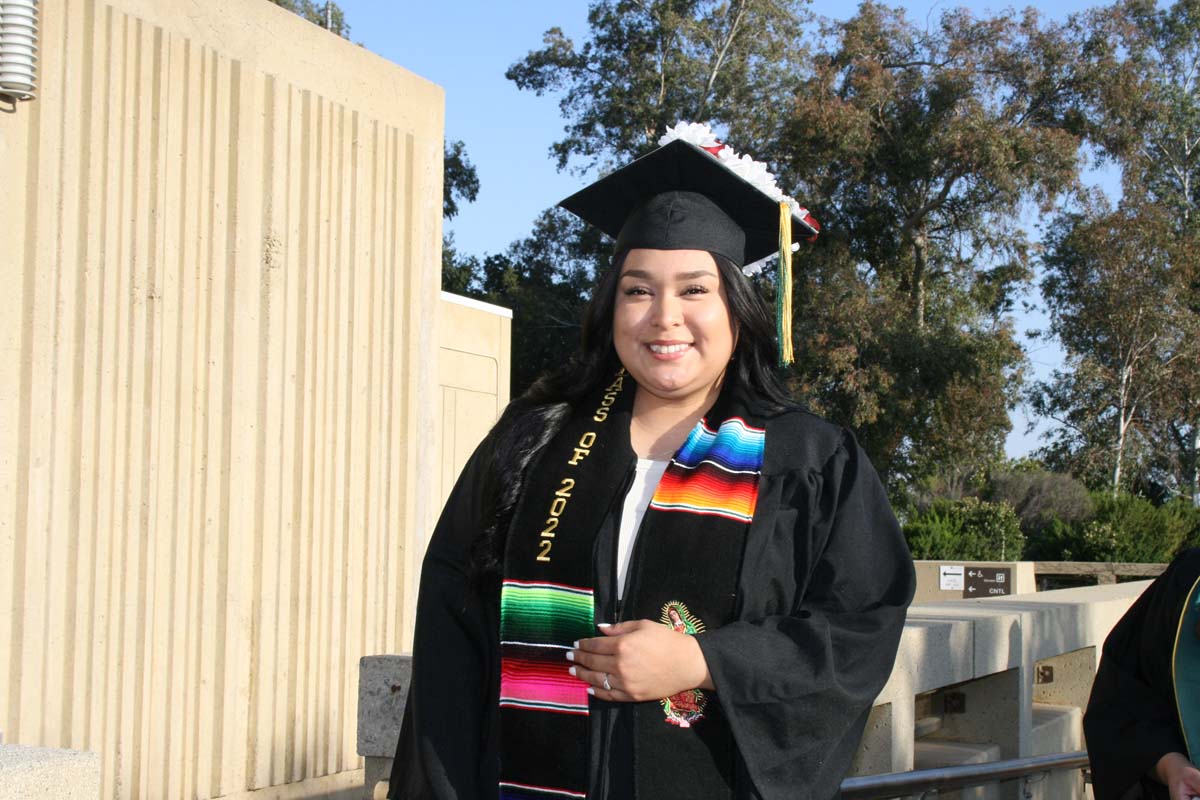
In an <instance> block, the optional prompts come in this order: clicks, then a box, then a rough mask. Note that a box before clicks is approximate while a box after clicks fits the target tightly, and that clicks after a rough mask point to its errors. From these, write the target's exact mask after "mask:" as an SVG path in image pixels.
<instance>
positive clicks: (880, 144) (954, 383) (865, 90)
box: [773, 3, 1079, 484]
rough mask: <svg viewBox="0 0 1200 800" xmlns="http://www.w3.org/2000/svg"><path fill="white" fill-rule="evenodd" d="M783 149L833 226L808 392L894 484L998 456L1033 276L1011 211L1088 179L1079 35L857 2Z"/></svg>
mask: <svg viewBox="0 0 1200 800" xmlns="http://www.w3.org/2000/svg"><path fill="white" fill-rule="evenodd" d="M828 34H829V35H828V37H827V38H826V39H825V41H824V42H823V43H822V44H821V46H820V47H819V48H817V50H816V53H815V56H814V59H813V64H814V68H813V70H812V72H811V74H810V75H809V76H808V77H807V78H806V79H805V81H804V82H803V84H802V85H801V86H800V88H799V89H798V91H797V92H796V94H795V96H794V97H793V99H792V101H791V103H790V109H789V115H788V117H787V118H786V120H785V125H784V127H783V129H782V131H781V134H780V136H779V138H778V140H777V142H776V146H775V149H774V152H773V160H774V161H775V163H776V164H777V165H778V167H779V169H780V171H781V172H782V173H783V174H785V175H788V176H790V177H789V180H788V183H789V185H793V186H796V187H798V195H799V196H801V197H803V198H805V199H806V200H807V201H808V202H809V203H810V205H811V207H813V208H814V209H815V211H816V215H817V218H818V219H820V220H822V222H823V223H824V226H825V227H824V232H823V235H822V237H821V238H820V239H818V241H817V243H816V246H815V247H814V249H813V251H812V253H811V255H810V257H808V258H807V259H806V264H805V268H804V270H803V271H801V273H800V276H799V279H798V284H797V297H798V298H799V302H798V304H797V305H798V312H797V314H796V338H797V341H798V342H799V343H800V344H799V345H798V348H797V350H798V354H799V355H798V368H797V370H796V373H795V375H796V378H795V385H796V387H797V389H798V391H799V393H800V394H801V395H802V396H804V397H806V398H807V399H808V400H809V402H810V403H811V404H812V405H813V406H815V407H816V408H817V409H819V410H820V411H822V412H824V413H826V414H828V415H829V416H832V417H834V418H837V419H839V420H842V421H845V422H848V423H850V424H851V425H853V426H855V428H856V429H857V430H858V431H859V433H860V436H861V438H862V441H863V442H864V445H865V446H866V447H867V449H868V451H869V452H870V453H871V455H872V458H873V459H875V460H876V463H877V464H878V466H879V467H880V468H881V470H882V471H884V472H885V473H886V474H889V475H890V476H891V477H892V479H893V482H899V481H902V480H908V481H912V480H915V479H920V478H923V477H925V476H929V475H936V474H938V473H943V479H944V480H946V481H948V482H950V483H955V482H957V483H959V484H962V483H963V482H965V481H967V480H969V478H970V476H971V475H973V474H977V473H979V472H980V471H981V470H983V469H985V468H986V467H987V466H988V465H989V464H990V463H992V462H994V461H995V460H996V459H998V458H999V456H1000V453H1001V451H1002V447H1003V438H1004V436H1005V434H1006V433H1007V431H1008V428H1009V423H1008V414H1007V410H1008V407H1009V406H1010V405H1011V404H1012V403H1013V402H1014V400H1015V399H1016V397H1017V393H1018V387H1019V382H1020V379H1021V368H1022V366H1023V353H1022V351H1021V348H1020V346H1019V345H1018V344H1017V342H1016V341H1015V339H1014V336H1013V331H1012V326H1011V322H1010V320H1009V319H1008V314H1009V312H1011V310H1012V306H1013V302H1014V296H1015V293H1016V291H1017V290H1018V289H1019V288H1020V287H1021V286H1023V285H1024V284H1025V282H1026V281H1027V280H1028V279H1029V274H1030V256H1029V243H1028V242H1027V241H1026V239H1025V237H1024V235H1023V234H1022V233H1021V231H1020V228H1019V227H1018V226H1017V225H1016V224H1015V223H1014V220H1015V217H1016V216H1017V215H1018V213H1019V209H1020V208H1021V207H1022V204H1023V203H1025V202H1026V201H1029V200H1033V201H1036V202H1037V203H1038V204H1039V205H1040V206H1042V207H1046V206H1047V205H1048V204H1049V203H1051V202H1052V201H1053V199H1054V198H1056V197H1057V196H1059V195H1060V194H1061V193H1062V192H1063V191H1065V190H1067V189H1069V188H1071V187H1072V186H1073V185H1074V182H1075V179H1076V170H1077V159H1078V142H1079V140H1078V137H1077V135H1076V134H1077V128H1078V123H1077V121H1076V120H1074V118H1072V117H1071V116H1070V115H1069V113H1068V112H1069V103H1068V99H1069V98H1070V97H1071V95H1072V91H1073V89H1072V80H1073V78H1072V74H1071V69H1070V66H1071V41H1070V37H1069V36H1068V35H1067V33H1066V32H1065V31H1063V30H1061V29H1058V28H1055V27H1053V26H1048V25H1045V24H1044V23H1042V22H1041V21H1040V20H1039V19H1038V17H1037V15H1036V14H1035V13H1034V12H1032V11H1029V12H1026V13H1025V14H1024V15H1023V16H1019V17H1018V16H1013V15H1011V14H1004V15H1000V16H997V17H993V18H987V19H976V18H974V17H972V16H970V15H969V14H968V13H967V12H965V11H952V12H948V13H946V14H944V15H943V16H942V17H941V19H940V22H939V23H938V24H936V25H935V26H933V27H932V28H927V27H926V26H925V25H918V24H915V23H914V22H912V21H910V20H908V19H907V18H906V17H905V16H904V14H903V12H902V11H899V10H895V9H889V8H886V7H884V6H882V5H879V4H875V3H864V4H862V5H861V6H860V7H859V11H858V13H857V14H856V15H855V16H854V17H853V18H851V19H850V20H848V21H846V22H844V23H839V24H836V25H833V26H831V27H830V28H829V29H828Z"/></svg>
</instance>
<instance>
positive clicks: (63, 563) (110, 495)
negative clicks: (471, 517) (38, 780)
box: [0, 0, 511, 800]
mask: <svg viewBox="0 0 1200 800" xmlns="http://www.w3.org/2000/svg"><path fill="white" fill-rule="evenodd" d="M40 17H41V19H40V28H39V30H40V35H41V43H40V62H39V69H40V83H39V91H38V95H37V99H35V100H31V101H28V102H23V103H20V104H17V105H16V106H15V107H14V108H12V109H8V108H6V109H5V110H6V111H8V112H10V113H3V114H0V186H3V187H4V191H3V192H0V219H2V220H4V224H5V230H6V233H7V235H6V238H5V240H4V245H3V257H0V279H2V282H3V285H4V287H5V290H4V292H0V385H2V386H4V387H5V391H3V392H0V730H3V731H4V740H5V742H7V743H14V744H19V745H26V746H37V747H44V748H72V749H76V750H87V751H91V752H93V753H95V754H97V755H96V757H98V759H99V764H100V776H101V788H100V791H99V792H96V793H93V796H96V795H100V796H103V797H105V798H151V799H152V800H160V798H162V799H166V800H170V799H172V798H214V797H223V798H238V800H253V798H258V797H270V798H279V799H282V798H293V797H306V796H324V795H327V794H331V793H337V792H344V791H347V790H348V789H350V788H351V787H358V786H361V784H362V780H363V762H362V759H361V758H360V757H359V756H358V754H357V752H356V749H355V745H356V734H357V729H356V722H357V713H356V712H357V700H358V663H359V658H360V657H361V656H363V655H368V654H373V653H381V652H382V653H386V652H402V651H403V650H405V649H406V648H407V647H408V642H409V641H410V638H411V630H412V624H413V605H414V598H415V591H416V585H417V575H418V571H419V566H420V561H421V557H422V555H423V553H424V550H425V543H426V540H427V537H428V534H429V531H430V530H431V528H432V525H433V522H434V520H435V519H436V516H437V513H438V510H439V509H440V507H441V501H442V499H443V497H444V491H445V483H446V480H447V475H452V474H453V473H454V472H456V471H457V468H458V466H461V460H460V459H461V458H462V457H463V456H462V454H463V453H465V452H470V449H471V448H472V447H473V446H474V443H475V441H477V439H478V437H479V436H480V435H481V431H482V430H485V429H486V427H487V426H488V425H490V423H491V420H492V419H494V418H495V415H496V413H497V412H498V410H499V409H500V408H502V407H503V405H504V404H505V403H506V402H507V399H508V383H507V381H508V374H509V356H508V349H509V345H508V337H509V330H510V325H511V320H510V319H509V316H510V315H509V316H506V314H505V313H501V312H499V311H497V310H496V309H488V308H482V309H481V308H480V307H478V306H472V305H471V304H469V303H467V304H464V303H463V302H461V301H459V300H456V299H454V298H447V297H443V296H442V295H441V294H440V274H441V270H440V266H441V259H440V246H441V224H442V153H443V108H444V97H443V92H442V90H441V88H440V87H438V86H436V85H434V84H432V83H430V82H429V81H426V80H424V79H422V78H420V77H419V76H416V75H413V74H412V73H410V72H408V71H406V70H404V69H402V68H401V67H398V66H396V65H395V64H391V63H389V62H387V61H385V60H383V59H381V58H379V57H377V56H375V55H373V54H372V53H370V52H369V51H367V50H365V49H364V48H362V47H359V46H357V45H354V44H353V43H351V42H348V41H345V40H342V39H339V38H338V37H336V36H333V35H332V34H330V33H328V32H327V31H324V30H322V29H321V28H319V27H318V26H316V25H312V24H310V23H309V22H307V21H305V20H304V19H302V18H300V17H299V16H297V15H295V14H293V13H290V12H288V11H286V10H284V9H282V8H279V7H277V6H275V5H274V4H272V3H270V2H267V0H54V1H53V2H43V3H40ZM443 312H444V318H443ZM58 796H65V795H62V794H59V795H58Z"/></svg>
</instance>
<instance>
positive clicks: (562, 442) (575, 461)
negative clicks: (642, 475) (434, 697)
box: [500, 373, 765, 800]
mask: <svg viewBox="0 0 1200 800" xmlns="http://www.w3.org/2000/svg"><path fill="white" fill-rule="evenodd" d="M634 389H635V385H634V383H633V381H632V380H631V379H630V378H629V377H628V376H625V375H624V374H623V373H622V374H619V375H618V376H617V377H616V378H615V379H614V380H613V382H612V383H611V384H609V385H608V386H607V387H606V388H605V389H604V390H603V391H602V392H601V394H600V396H599V397H597V398H594V399H593V400H589V401H587V402H584V403H581V404H580V405H579V407H578V408H577V409H575V411H574V412H573V413H572V415H571V417H570V418H569V419H568V421H567V422H566V423H565V424H564V426H563V429H562V430H560V431H559V433H558V434H557V435H556V436H555V438H554V439H553V440H552V441H551V442H550V444H548V445H547V446H546V448H545V450H544V451H543V453H542V454H541V456H540V457H539V459H538V462H537V464H536V465H535V466H534V468H533V469H532V470H531V471H530V474H529V476H528V477H527V478H526V489H525V491H524V493H523V496H522V499H521V501H520V505H519V506H518V508H517V510H516V513H515V514H514V517H513V524H512V527H511V529H510V532H509V537H508V546H507V549H506V551H505V562H504V581H503V584H502V587H501V612H500V617H501V621H500V639H501V644H500V647H501V679H500V724H501V746H500V759H501V762H500V798H501V800H532V799H533V798H555V797H576V798H583V797H586V795H587V790H588V781H589V776H588V753H589V747H588V728H589V722H588V706H589V702H588V701H589V696H588V694H587V685H586V684H585V683H584V682H583V681H580V680H578V679H576V678H573V677H571V676H570V675H569V674H568V673H567V668H568V667H569V666H570V662H568V661H567V660H566V658H565V653H566V650H568V649H569V648H570V647H571V646H572V643H573V642H575V641H577V640H579V639H582V638H588V637H591V636H596V635H598V631H597V630H596V627H595V618H594V609H593V597H592V587H593V586H594V585H595V575H594V573H593V566H592V549H593V544H594V540H595V536H596V532H597V530H598V528H599V526H600V523H601V521H602V520H603V518H604V516H605V515H606V514H607V513H608V510H609V509H610V508H611V507H612V505H613V502H614V500H615V499H616V494H617V492H619V491H620V490H621V489H622V487H623V486H624V485H625V482H626V479H627V478H628V475H629V472H630V471H631V469H632V466H633V459H634V455H633V452H632V450H631V449H630V447H629V436H628V430H629V419H630V413H631V409H632V405H633V395H634ZM764 443H765V436H764V432H763V428H762V425H761V421H760V420H756V419H753V418H751V417H750V415H749V412H748V410H747V409H746V407H745V405H744V404H743V403H741V402H739V401H738V399H737V393H736V392H735V391H733V390H730V389H728V388H727V389H726V390H725V391H723V392H722V394H721V397H720V398H719V399H718V401H717V403H716V404H715V405H714V406H713V408H712V409H711V410H710V411H709V413H708V414H707V415H706V416H705V418H704V419H703V420H702V421H701V422H700V423H698V424H697V425H696V427H695V428H694V429H693V430H692V432H691V434H690V435H689V436H688V439H687V441H686V442H685V443H684V445H683V447H681V448H680V450H679V452H678V453H676V454H675V457H674V458H673V459H672V461H671V463H670V464H669V465H668V467H667V470H666V473H665V474H664V475H663V478H662V480H661V481H660V482H659V485H658V488H657V490H656V491H655V494H654V499H653V500H652V501H651V504H650V508H649V509H648V510H647V512H646V516H645V518H644V519H643V521H642V526H641V529H640V531H639V534H638V540H637V542H636V544H635V549H634V556H633V562H632V565H631V570H630V573H629V579H628V581H629V582H628V589H627V591H626V592H625V604H624V605H625V612H624V614H623V616H624V618H626V619H641V618H645V619H654V620H658V621H660V622H662V623H663V624H665V625H670V626H672V627H674V628H675V629H676V630H679V631H681V632H684V633H690V634H695V633H700V632H702V631H704V630H705V629H706V628H715V627H719V626H721V625H723V624H725V623H727V622H729V621H731V620H732V619H733V618H734V615H735V612H736V608H735V601H736V587H737V578H738V573H739V568H740V564H741V557H742V551H743V549H744V545H745V537H746V531H747V530H748V528H749V524H750V521H751V519H752V518H753V515H754V508H755V504H756V501H757V493H758V478H759V473H760V471H761V467H762V454H763V447H764ZM634 713H635V715H636V723H635V753H636V761H637V763H636V765H635V773H636V776H637V777H636V780H637V787H638V794H639V796H641V797H645V798H671V797H680V798H683V797H696V796H704V797H719V796H722V795H724V796H728V795H730V794H731V787H732V781H733V764H734V760H735V754H736V749H735V747H734V744H733V739H732V734H731V732H730V729H729V725H728V723H727V722H726V720H725V719H724V718H723V716H722V714H721V711H720V707H719V704H718V703H717V702H716V700H715V698H710V697H709V696H708V693H707V692H704V691H701V690H699V689H692V690H688V691H685V692H680V693H679V694H677V695H675V696H673V697H670V698H664V699H662V700H658V701H652V702H646V703H638V704H637V705H636V707H635V710H634Z"/></svg>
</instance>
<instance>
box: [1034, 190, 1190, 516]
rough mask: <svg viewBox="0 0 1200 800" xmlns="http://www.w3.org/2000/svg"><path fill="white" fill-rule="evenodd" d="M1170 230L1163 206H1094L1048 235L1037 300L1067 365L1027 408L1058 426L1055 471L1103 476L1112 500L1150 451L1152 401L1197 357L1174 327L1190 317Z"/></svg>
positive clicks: (1052, 451) (1064, 219) (1063, 219)
mask: <svg viewBox="0 0 1200 800" xmlns="http://www.w3.org/2000/svg"><path fill="white" fill-rule="evenodd" d="M1170 229H1171V220H1170V218H1169V217H1168V216H1167V215H1166V214H1164V213H1163V210H1162V208H1161V207H1160V206H1157V205H1152V204H1144V205H1141V206H1140V207H1130V206H1128V205H1127V206H1126V207H1125V208H1124V209H1122V210H1121V211H1120V212H1113V211H1110V210H1109V209H1108V208H1107V207H1106V204H1104V202H1103V201H1102V200H1101V199H1095V200H1093V201H1092V205H1090V206H1089V207H1087V208H1085V209H1084V210H1083V211H1081V212H1071V213H1064V214H1062V215H1060V216H1059V217H1058V219H1057V220H1055V222H1054V224H1053V225H1052V226H1051V227H1050V230H1049V232H1048V234H1047V239H1046V254H1045V256H1044V257H1043V264H1044V265H1045V268H1046V277H1045V279H1044V280H1043V281H1042V295H1043V297H1044V298H1045V299H1046V303H1047V306H1048V308H1049V311H1050V315H1051V331H1052V332H1053V333H1054V335H1055V336H1057V337H1058V339H1059V341H1061V342H1062V344H1063V347H1064V348H1065V349H1066V351H1067V364H1066V368H1065V369H1061V370H1056V371H1055V372H1054V374H1053V375H1052V376H1051V378H1050V379H1049V380H1048V381H1045V382H1042V383H1039V384H1037V385H1036V386H1035V387H1034V394H1033V396H1032V406H1033V409H1034V411H1035V412H1036V413H1038V414H1040V415H1042V416H1047V417H1051V418H1053V419H1054V420H1056V421H1057V422H1058V423H1059V424H1060V427H1059V428H1058V429H1057V430H1056V431H1054V432H1053V437H1054V440H1053V443H1052V445H1051V446H1050V447H1049V448H1048V451H1047V452H1048V457H1049V458H1051V460H1052V462H1054V463H1057V464H1058V465H1060V466H1062V467H1066V468H1069V469H1071V471H1073V472H1075V473H1076V474H1080V475H1083V476H1087V477H1091V478H1092V480H1093V482H1099V481H1098V480H1097V479H1098V478H1099V477H1100V475H1101V474H1104V475H1105V476H1106V477H1107V481H1106V482H1107V483H1108V484H1109V485H1110V486H1111V487H1112V490H1113V491H1114V492H1115V491H1117V490H1119V489H1120V488H1121V487H1122V485H1128V484H1129V482H1130V481H1129V475H1128V471H1127V470H1126V466H1127V465H1128V464H1130V463H1132V464H1133V465H1134V466H1135V467H1137V466H1138V465H1139V464H1144V461H1145V458H1146V451H1147V450H1149V449H1151V448H1150V447H1149V445H1150V442H1149V440H1148V438H1147V431H1148V428H1149V427H1150V426H1152V425H1153V421H1152V410H1153V408H1154V403H1155V401H1156V400H1157V399H1158V396H1159V395H1160V393H1161V392H1163V391H1164V390H1165V389H1166V388H1167V387H1168V386H1170V384H1171V382H1172V381H1173V380H1175V376H1176V374H1177V371H1178V369H1180V368H1182V367H1184V366H1185V362H1186V361H1187V360H1188V359H1189V358H1194V357H1197V356H1198V355H1200V351H1196V349H1195V347H1194V342H1193V341H1190V339H1189V337H1188V336H1186V335H1185V334H1184V332H1183V331H1182V330H1181V329H1180V326H1179V324H1178V323H1179V321H1180V319H1181V318H1182V317H1186V316H1188V314H1187V311H1186V309H1184V308H1181V307H1180V293H1179V291H1178V289H1179V287H1178V282H1177V280H1176V273H1175V271H1174V269H1173V261H1174V259H1173V255H1174V246H1173V245H1174V242H1175V237H1174V236H1173V234H1172V233H1171V230H1170ZM1135 474H1136V469H1135Z"/></svg>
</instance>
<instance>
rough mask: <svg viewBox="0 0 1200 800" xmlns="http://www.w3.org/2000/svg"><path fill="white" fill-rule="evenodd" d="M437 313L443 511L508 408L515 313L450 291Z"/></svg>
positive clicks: (439, 502) (440, 499)
mask: <svg viewBox="0 0 1200 800" xmlns="http://www.w3.org/2000/svg"><path fill="white" fill-rule="evenodd" d="M438 311H439V313H438V384H439V388H440V389H441V396H440V398H439V401H440V404H441V415H440V421H441V425H440V427H439V429H438V455H439V458H440V459H441V465H440V466H441V471H440V473H439V480H438V489H437V499H436V503H437V506H438V507H439V508H440V507H441V505H442V503H444V502H445V501H446V497H447V496H448V495H449V494H450V490H451V489H452V488H454V482H455V480H457V479H458V473H459V472H460V471H462V468H463V465H464V464H466V463H467V459H468V458H470V457H471V453H472V452H473V451H474V450H475V445H477V444H478V443H479V441H480V440H481V439H483V437H484V435H486V434H487V432H488V431H489V430H490V429H491V427H492V423H493V422H495V421H496V418H497V417H498V416H499V415H500V412H501V411H503V410H504V406H506V405H507V404H508V397H509V380H510V377H511V375H512V358H511V352H512V311H510V310H509V309H507V308H501V307H500V306H494V305H491V304H489V303H481V302H479V301H477V300H472V299H469V298H466V297H460V296H458V295H454V294H450V293H449V292H442V300H441V307H440V308H439V310H438Z"/></svg>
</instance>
